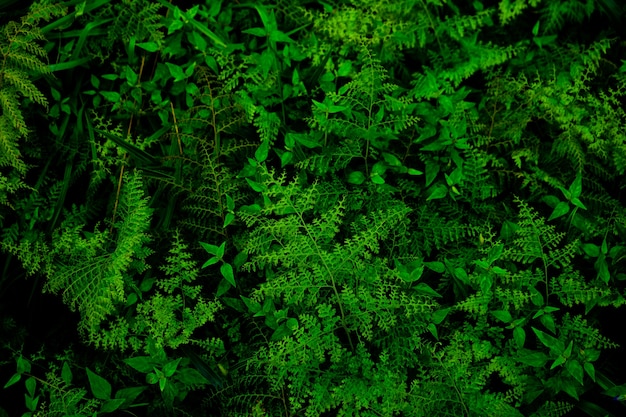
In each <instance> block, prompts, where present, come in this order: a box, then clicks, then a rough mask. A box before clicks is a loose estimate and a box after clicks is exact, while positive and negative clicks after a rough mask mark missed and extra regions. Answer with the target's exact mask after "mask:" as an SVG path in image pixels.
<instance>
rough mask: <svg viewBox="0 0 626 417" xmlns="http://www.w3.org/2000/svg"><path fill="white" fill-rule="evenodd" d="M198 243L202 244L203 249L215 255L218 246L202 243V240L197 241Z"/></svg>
mask: <svg viewBox="0 0 626 417" xmlns="http://www.w3.org/2000/svg"><path fill="white" fill-rule="evenodd" d="M198 243H200V246H202V247H203V248H204V250H205V251H207V252H208V253H210V254H211V255H217V251H218V248H219V247H218V246H216V245H211V244H210V243H204V242H198Z"/></svg>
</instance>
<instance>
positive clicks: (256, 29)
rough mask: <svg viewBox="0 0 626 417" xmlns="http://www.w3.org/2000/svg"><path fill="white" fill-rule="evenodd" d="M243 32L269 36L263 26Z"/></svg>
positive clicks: (262, 36) (261, 36)
mask: <svg viewBox="0 0 626 417" xmlns="http://www.w3.org/2000/svg"><path fill="white" fill-rule="evenodd" d="M242 32H243V33H247V34H249V35H254V36H258V37H260V38H264V37H266V36H267V30H265V29H263V28H250V29H246V30H242Z"/></svg>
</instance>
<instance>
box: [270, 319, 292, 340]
mask: <svg viewBox="0 0 626 417" xmlns="http://www.w3.org/2000/svg"><path fill="white" fill-rule="evenodd" d="M292 333H293V332H292V331H291V329H290V328H289V327H288V326H287V324H286V323H284V324H281V325H280V326H278V328H277V329H276V330H274V333H272V336H271V337H270V340H272V341H274V342H276V341H278V340H281V339H284V338H285V337H287V336H290V335H291V334H292Z"/></svg>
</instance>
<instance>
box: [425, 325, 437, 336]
mask: <svg viewBox="0 0 626 417" xmlns="http://www.w3.org/2000/svg"><path fill="white" fill-rule="evenodd" d="M426 328H427V329H428V331H429V332H430V334H432V335H433V337H434V338H435V339H437V340H439V333H438V332H437V326H435V324H434V323H428V326H426Z"/></svg>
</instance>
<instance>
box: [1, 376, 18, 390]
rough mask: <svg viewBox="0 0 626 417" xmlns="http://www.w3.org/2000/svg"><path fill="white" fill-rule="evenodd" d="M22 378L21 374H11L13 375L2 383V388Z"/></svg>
mask: <svg viewBox="0 0 626 417" xmlns="http://www.w3.org/2000/svg"><path fill="white" fill-rule="evenodd" d="M21 378H22V374H13V376H12V377H11V378H10V379H9V380H8V381H7V383H6V384H4V388H8V387H10V386H11V385H13V384H15V383H16V382H18V381H19V380H20V379H21Z"/></svg>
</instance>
